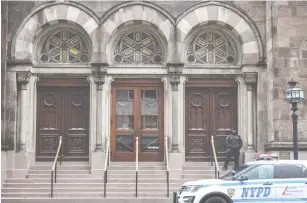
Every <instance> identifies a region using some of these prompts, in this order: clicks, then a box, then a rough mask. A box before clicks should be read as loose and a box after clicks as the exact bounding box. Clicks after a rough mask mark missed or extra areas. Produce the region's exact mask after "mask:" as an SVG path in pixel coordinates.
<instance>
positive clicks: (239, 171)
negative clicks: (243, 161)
mask: <svg viewBox="0 0 307 203" xmlns="http://www.w3.org/2000/svg"><path fill="white" fill-rule="evenodd" d="M248 167H251V165H242V166H238V167H237V169H236V170H235V172H236V174H237V175H238V174H240V173H241V172H243V171H244V170H245V169H247V168H248ZM232 178H233V176H232V174H231V172H229V173H227V174H226V175H224V176H222V177H220V179H222V180H231V179H232Z"/></svg>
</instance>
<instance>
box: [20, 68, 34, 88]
mask: <svg viewBox="0 0 307 203" xmlns="http://www.w3.org/2000/svg"><path fill="white" fill-rule="evenodd" d="M31 75H32V73H31V72H29V71H26V72H17V83H18V84H20V85H21V89H22V90H26V89H27V84H28V82H29V80H30V77H31Z"/></svg>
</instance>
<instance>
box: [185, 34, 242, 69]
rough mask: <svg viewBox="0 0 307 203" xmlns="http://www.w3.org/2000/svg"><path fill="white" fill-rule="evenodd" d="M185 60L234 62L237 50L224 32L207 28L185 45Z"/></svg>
mask: <svg viewBox="0 0 307 203" xmlns="http://www.w3.org/2000/svg"><path fill="white" fill-rule="evenodd" d="M186 51H187V58H186V60H187V62H189V63H202V64H236V62H237V51H236V48H235V46H234V44H233V43H232V42H231V41H230V40H229V39H227V38H226V37H225V35H224V34H222V33H221V32H218V31H215V30H207V31H205V32H201V33H200V34H198V35H196V36H195V37H194V38H193V39H192V40H191V42H190V43H189V44H188V46H187V50H186Z"/></svg>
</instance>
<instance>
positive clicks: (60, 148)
mask: <svg viewBox="0 0 307 203" xmlns="http://www.w3.org/2000/svg"><path fill="white" fill-rule="evenodd" d="M60 151H61V156H60V165H62V158H63V145H62V136H60V141H59V145H58V149H57V152H56V155H55V157H54V161H53V165H52V168H51V171H50V172H51V198H53V173H54V183H56V171H57V165H58V158H59V154H60Z"/></svg>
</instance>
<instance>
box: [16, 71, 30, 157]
mask: <svg viewBox="0 0 307 203" xmlns="http://www.w3.org/2000/svg"><path fill="white" fill-rule="evenodd" d="M30 77H31V72H29V71H24V72H23V71H22V72H17V83H18V84H19V85H21V88H20V109H21V112H20V118H21V121H20V129H21V130H20V141H19V149H20V151H23V152H25V151H26V149H27V146H26V138H27V135H26V132H27V129H26V128H27V124H26V121H27V119H28V115H27V114H26V112H27V111H26V107H27V102H28V101H27V96H26V93H27V92H26V90H27V84H28V83H29V80H30Z"/></svg>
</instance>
